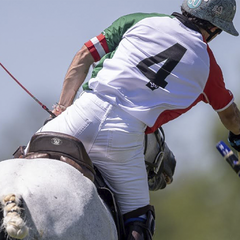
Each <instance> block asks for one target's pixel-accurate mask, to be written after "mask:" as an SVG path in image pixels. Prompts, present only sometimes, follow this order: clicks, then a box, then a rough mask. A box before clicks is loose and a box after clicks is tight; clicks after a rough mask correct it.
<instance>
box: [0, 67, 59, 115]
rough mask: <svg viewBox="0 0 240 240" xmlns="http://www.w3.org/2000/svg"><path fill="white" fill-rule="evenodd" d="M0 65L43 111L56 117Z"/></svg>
mask: <svg viewBox="0 0 240 240" xmlns="http://www.w3.org/2000/svg"><path fill="white" fill-rule="evenodd" d="M0 65H1V67H2V68H3V69H4V70H5V71H6V72H7V73H8V75H9V76H10V77H11V78H12V79H13V80H14V81H15V82H16V83H17V84H18V85H19V86H20V87H21V88H22V89H23V90H24V91H25V92H27V93H28V94H29V95H30V96H31V97H32V98H33V99H34V100H35V101H36V102H37V103H38V104H39V105H40V106H41V107H42V108H43V109H44V110H45V111H47V112H48V113H49V114H50V115H51V116H52V117H53V118H55V117H56V115H55V114H54V113H52V112H51V111H50V110H49V109H48V108H47V107H46V106H45V105H44V104H42V103H41V102H40V101H39V100H38V99H37V98H36V97H34V96H33V95H32V94H31V93H30V92H29V91H28V90H27V89H26V88H25V87H24V86H23V85H22V84H21V83H20V82H19V81H18V80H17V79H16V78H15V77H14V76H13V75H12V74H11V73H10V72H9V71H8V70H7V69H6V68H5V67H4V66H3V65H2V63H0Z"/></svg>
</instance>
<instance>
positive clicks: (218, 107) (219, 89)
mask: <svg viewBox="0 0 240 240" xmlns="http://www.w3.org/2000/svg"><path fill="white" fill-rule="evenodd" d="M208 53H209V57H210V72H209V77H208V81H207V84H206V86H205V89H204V95H205V102H208V103H209V104H210V105H211V106H212V108H213V109H214V110H215V111H218V112H220V111H222V110H224V109H226V108H227V107H228V106H229V105H230V104H231V103H232V102H233V101H234V97H233V94H232V92H231V91H230V90H228V89H226V87H225V83H224V79H223V74H222V70H221V68H220V67H219V65H218V64H217V62H216V60H215V57H214V55H213V53H212V51H211V49H210V48H209V47H208Z"/></svg>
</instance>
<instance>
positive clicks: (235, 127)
mask: <svg viewBox="0 0 240 240" xmlns="http://www.w3.org/2000/svg"><path fill="white" fill-rule="evenodd" d="M218 115H219V117H220V119H221V121H222V123H223V125H224V126H225V127H226V128H227V129H228V130H229V136H228V140H229V142H230V144H231V146H232V147H233V148H234V149H235V150H237V151H238V152H239V153H240V111H239V109H238V107H237V105H236V104H235V103H234V102H233V103H232V104H231V105H230V106H229V107H228V108H226V109H225V110H223V111H221V112H218ZM239 157H240V154H239Z"/></svg>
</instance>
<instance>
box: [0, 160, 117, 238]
mask: <svg viewBox="0 0 240 240" xmlns="http://www.w3.org/2000/svg"><path fill="white" fill-rule="evenodd" d="M8 194H15V195H19V196H21V198H22V203H23V210H22V214H21V215H22V216H23V220H24V221H25V223H26V225H27V227H28V229H29V231H28V235H27V236H26V237H25V238H24V239H26V240H96V239H97V240H117V238H118V237H117V230H116V227H115V224H114V221H113V219H112V216H111V214H110V212H109V210H108V209H107V207H106V206H105V204H104V203H103V201H102V200H101V198H100V197H99V196H98V193H97V190H96V188H95V185H94V184H93V183H92V182H91V181H90V180H89V179H88V178H86V177H84V176H83V175H82V174H81V173H80V172H79V171H78V170H76V169H75V168H73V167H72V166H70V165H68V164H67V163H64V162H61V161H58V160H52V159H51V160H50V159H34V160H29V159H10V160H5V161H2V162H0V200H1V202H2V201H3V199H4V197H5V196H6V195H8Z"/></svg>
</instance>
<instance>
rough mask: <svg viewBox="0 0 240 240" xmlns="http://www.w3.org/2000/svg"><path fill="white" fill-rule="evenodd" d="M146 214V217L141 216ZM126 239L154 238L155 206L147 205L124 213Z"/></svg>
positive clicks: (148, 239)
mask: <svg viewBox="0 0 240 240" xmlns="http://www.w3.org/2000/svg"><path fill="white" fill-rule="evenodd" d="M141 215H145V216H146V219H145V218H142V217H139V216H141ZM124 219H125V228H126V240H152V239H153V234H154V231H155V211H154V207H153V206H150V205H147V206H145V207H143V208H139V209H137V210H134V211H132V212H130V213H127V214H125V215H124Z"/></svg>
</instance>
